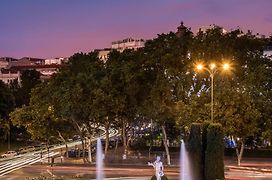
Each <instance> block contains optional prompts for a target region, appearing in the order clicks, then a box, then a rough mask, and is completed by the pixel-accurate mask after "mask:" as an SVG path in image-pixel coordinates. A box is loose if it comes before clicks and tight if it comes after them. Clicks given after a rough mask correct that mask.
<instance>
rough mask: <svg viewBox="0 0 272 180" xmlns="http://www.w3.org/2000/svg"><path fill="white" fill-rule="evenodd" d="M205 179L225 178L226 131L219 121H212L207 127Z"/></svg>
mask: <svg viewBox="0 0 272 180" xmlns="http://www.w3.org/2000/svg"><path fill="white" fill-rule="evenodd" d="M205 179H206V180H215V179H224V133H223V129H222V125H221V124H219V123H212V124H210V125H209V127H208V129H207V147H206V151H205Z"/></svg>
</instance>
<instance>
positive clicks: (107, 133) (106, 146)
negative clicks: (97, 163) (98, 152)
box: [104, 122, 110, 155]
mask: <svg viewBox="0 0 272 180" xmlns="http://www.w3.org/2000/svg"><path fill="white" fill-rule="evenodd" d="M109 128H110V126H109V122H106V124H105V130H106V140H105V141H106V142H105V152H104V154H105V155H106V154H107V152H108V149H109Z"/></svg>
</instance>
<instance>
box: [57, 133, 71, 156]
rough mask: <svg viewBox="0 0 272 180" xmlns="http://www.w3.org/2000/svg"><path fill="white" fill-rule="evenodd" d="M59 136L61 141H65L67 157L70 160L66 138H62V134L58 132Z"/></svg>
mask: <svg viewBox="0 0 272 180" xmlns="http://www.w3.org/2000/svg"><path fill="white" fill-rule="evenodd" d="M57 132H58V135H59V137H60V140H61V141H63V142H64V143H65V150H66V157H67V158H69V154H68V144H67V141H66V140H65V138H64V137H63V136H62V134H61V132H59V131H57Z"/></svg>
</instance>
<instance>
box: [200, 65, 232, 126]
mask: <svg viewBox="0 0 272 180" xmlns="http://www.w3.org/2000/svg"><path fill="white" fill-rule="evenodd" d="M229 67H230V66H229V64H228V63H225V64H223V66H222V69H223V70H225V71H226V70H228V69H229ZM196 69H197V70H198V71H201V70H203V69H204V70H206V71H207V72H208V73H209V74H210V77H211V121H212V122H213V78H214V75H215V73H216V72H217V71H218V70H219V67H217V66H216V64H214V63H212V64H210V65H209V66H208V68H207V67H205V66H203V65H202V64H198V65H197V66H196Z"/></svg>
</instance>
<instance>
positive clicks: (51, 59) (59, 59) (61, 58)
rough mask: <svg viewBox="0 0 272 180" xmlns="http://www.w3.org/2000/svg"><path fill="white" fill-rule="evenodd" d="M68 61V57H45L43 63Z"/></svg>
mask: <svg viewBox="0 0 272 180" xmlns="http://www.w3.org/2000/svg"><path fill="white" fill-rule="evenodd" d="M67 61H68V58H63V57H60V58H50V59H45V60H44V64H46V65H47V64H64V63H66V62H67Z"/></svg>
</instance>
